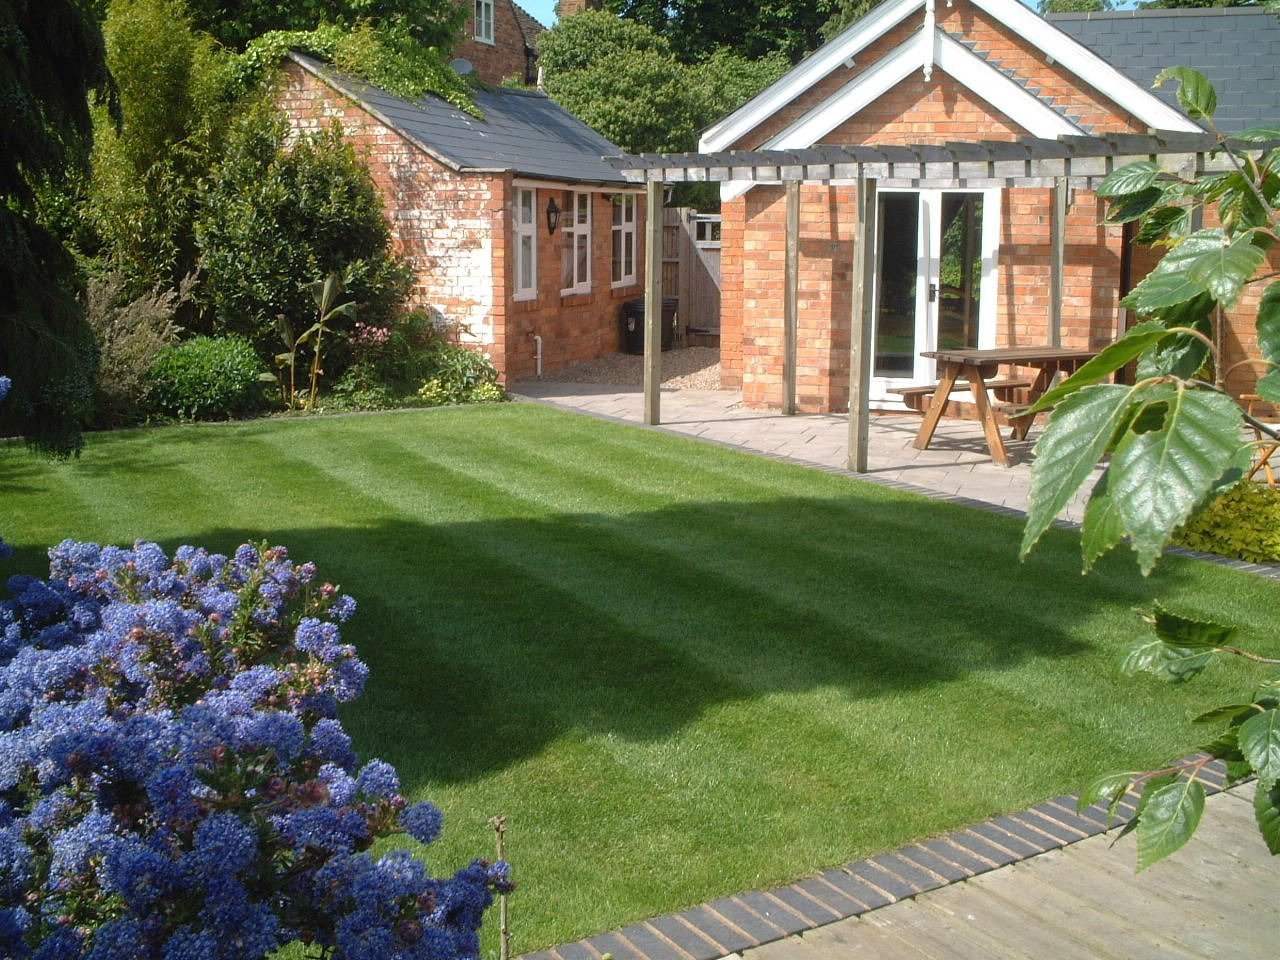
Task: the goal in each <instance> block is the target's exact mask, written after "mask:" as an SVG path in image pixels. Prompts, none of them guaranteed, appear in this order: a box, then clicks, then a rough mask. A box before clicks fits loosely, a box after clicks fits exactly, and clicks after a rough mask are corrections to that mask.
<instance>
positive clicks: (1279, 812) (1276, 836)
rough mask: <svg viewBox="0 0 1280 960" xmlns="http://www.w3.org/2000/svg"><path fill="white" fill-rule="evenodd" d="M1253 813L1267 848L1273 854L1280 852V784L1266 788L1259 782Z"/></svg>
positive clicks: (1255, 793)
mask: <svg viewBox="0 0 1280 960" xmlns="http://www.w3.org/2000/svg"><path fill="white" fill-rule="evenodd" d="M1253 813H1254V816H1255V817H1257V820H1258V832H1259V833H1261V834H1262V839H1263V840H1264V841H1266V844H1267V849H1268V850H1270V851H1271V855H1272V856H1276V855H1278V854H1280V786H1275V787H1272V788H1271V789H1269V790H1264V789H1263V788H1262V784H1258V788H1257V790H1256V791H1255V792H1254V794H1253Z"/></svg>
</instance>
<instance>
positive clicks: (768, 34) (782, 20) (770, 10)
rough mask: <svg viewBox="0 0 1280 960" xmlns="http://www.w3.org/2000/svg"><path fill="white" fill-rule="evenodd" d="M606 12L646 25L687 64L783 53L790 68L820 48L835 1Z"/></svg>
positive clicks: (687, 3)
mask: <svg viewBox="0 0 1280 960" xmlns="http://www.w3.org/2000/svg"><path fill="white" fill-rule="evenodd" d="M605 9H606V10H608V11H609V12H611V13H615V14H617V15H619V16H621V17H623V18H625V19H627V20H633V21H635V22H637V23H641V24H644V25H645V26H647V27H649V28H650V29H651V30H653V31H654V32H655V33H657V34H659V35H660V36H662V37H663V38H665V39H666V40H667V42H668V43H669V44H670V45H671V49H672V50H673V52H674V53H675V54H676V56H677V57H679V59H680V60H682V61H684V62H685V63H696V62H698V61H700V60H702V59H704V58H706V57H709V56H711V55H712V54H713V53H714V52H715V51H716V50H717V49H719V48H721V47H728V48H730V49H732V50H734V51H736V52H738V53H740V54H741V55H742V56H744V57H746V58H747V59H749V60H754V59H756V58H758V57H763V56H767V55H769V54H772V53H781V54H782V55H783V56H785V57H787V58H788V59H789V60H791V61H792V62H794V61H796V60H799V59H800V58H801V57H802V56H804V55H805V54H806V53H808V52H809V51H810V50H812V49H813V48H814V47H816V46H817V45H818V42H819V40H820V38H821V31H822V27H823V24H824V23H826V21H827V20H828V18H829V17H830V16H831V15H832V13H833V12H835V9H836V3H835V2H834V0H818V2H804V0H764V2H761V3H756V4H742V3H735V2H732V0H674V2H671V3H656V2H654V0H607V2H606V3H605Z"/></svg>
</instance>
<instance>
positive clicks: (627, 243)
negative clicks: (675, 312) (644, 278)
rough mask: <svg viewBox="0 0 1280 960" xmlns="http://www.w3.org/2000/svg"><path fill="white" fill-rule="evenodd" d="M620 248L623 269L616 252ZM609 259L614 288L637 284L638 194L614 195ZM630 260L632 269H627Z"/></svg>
mask: <svg viewBox="0 0 1280 960" xmlns="http://www.w3.org/2000/svg"><path fill="white" fill-rule="evenodd" d="M619 214H621V215H620V216H619ZM619 249H620V250H621V254H622V256H621V270H619V261H618V259H616V254H615V251H617V250H619ZM628 257H629V260H628ZM609 261H610V263H609V270H610V276H611V277H612V280H613V283H612V287H613V289H615V290H616V289H617V288H619V287H634V286H635V285H636V195H635V194H634V193H616V194H614V195H613V227H612V236H611V243H610V245H609ZM628 262H630V264H631V269H630V270H627V263H628Z"/></svg>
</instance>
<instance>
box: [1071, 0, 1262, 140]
mask: <svg viewBox="0 0 1280 960" xmlns="http://www.w3.org/2000/svg"><path fill="white" fill-rule="evenodd" d="M1047 19H1048V20H1049V21H1050V22H1051V23H1053V25H1054V26H1055V27H1057V28H1058V29H1059V30H1061V31H1063V32H1064V33H1066V34H1067V35H1068V36H1070V37H1073V38H1074V39H1076V40H1078V41H1079V42H1080V43H1082V44H1084V45H1085V46H1086V47H1088V48H1089V49H1091V50H1093V52H1094V53H1096V54H1098V56H1100V57H1102V58H1103V59H1104V60H1106V61H1107V62H1108V63H1110V64H1111V65H1112V66H1114V67H1115V68H1116V69H1117V70H1119V71H1120V72H1121V73H1124V74H1125V75H1127V76H1128V77H1130V78H1131V79H1133V80H1134V81H1135V82H1136V83H1138V85H1139V86H1141V87H1143V88H1145V89H1148V90H1149V89H1151V84H1152V83H1153V82H1154V81H1155V78H1156V75H1157V74H1158V73H1159V72H1160V71H1161V70H1162V69H1164V68H1165V67H1173V66H1186V67H1193V68H1195V69H1196V70H1199V71H1200V72H1201V73H1203V74H1204V75H1205V76H1207V77H1208V78H1209V80H1210V81H1211V82H1212V83H1213V84H1214V86H1215V87H1216V88H1217V91H1218V110H1217V113H1216V115H1215V116H1214V122H1215V124H1217V126H1218V127H1219V129H1221V130H1223V131H1226V132H1234V131H1237V130H1243V129H1244V128H1246V127H1251V126H1256V125H1258V124H1262V123H1274V122H1276V121H1277V120H1280V21H1278V20H1277V18H1276V15H1275V14H1274V13H1272V12H1270V11H1268V10H1266V9H1264V8H1261V7H1226V8H1206V9H1185V10H1117V11H1112V12H1108V13H1091V14H1056V15H1055V14H1051V15H1049V16H1048V18H1047ZM1104 92H1105V91H1104ZM1153 92H1154V93H1155V95H1156V96H1158V97H1160V98H1161V99H1162V100H1164V101H1165V102H1166V103H1169V104H1171V105H1173V106H1175V107H1176V106H1177V96H1176V85H1175V84H1165V86H1163V87H1161V88H1160V89H1158V90H1154V91H1153Z"/></svg>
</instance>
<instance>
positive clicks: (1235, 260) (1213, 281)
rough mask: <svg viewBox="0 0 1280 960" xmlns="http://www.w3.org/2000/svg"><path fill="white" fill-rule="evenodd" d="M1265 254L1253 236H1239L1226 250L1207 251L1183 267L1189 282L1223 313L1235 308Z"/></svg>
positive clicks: (1221, 247)
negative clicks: (1202, 288)
mask: <svg viewBox="0 0 1280 960" xmlns="http://www.w3.org/2000/svg"><path fill="white" fill-rule="evenodd" d="M1266 257H1267V254H1266V251H1265V250H1263V249H1262V248H1260V247H1258V246H1257V245H1256V244H1255V243H1254V242H1253V234H1252V233H1251V232H1249V233H1241V234H1239V235H1237V236H1236V237H1235V239H1233V240H1232V241H1231V243H1230V244H1228V245H1227V246H1225V247H1224V246H1219V247H1218V248H1217V249H1213V250H1207V251H1205V252H1204V253H1202V254H1201V255H1200V256H1198V257H1196V258H1195V259H1194V260H1193V261H1191V262H1190V263H1189V264H1187V266H1186V270H1187V275H1188V278H1189V279H1190V280H1191V281H1193V282H1194V283H1197V284H1203V285H1204V288H1205V289H1206V290H1208V291H1209V295H1210V296H1212V297H1213V299H1215V300H1216V301H1218V303H1219V304H1221V305H1222V307H1223V308H1224V309H1230V308H1231V307H1232V306H1234V305H1235V302H1236V300H1237V299H1238V298H1239V296H1240V291H1241V290H1242V289H1244V285H1245V284H1246V283H1247V282H1248V281H1249V279H1250V278H1251V277H1252V276H1253V275H1254V274H1255V273H1256V272H1257V271H1258V268H1259V267H1260V266H1262V263H1263V261H1264V260H1266Z"/></svg>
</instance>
